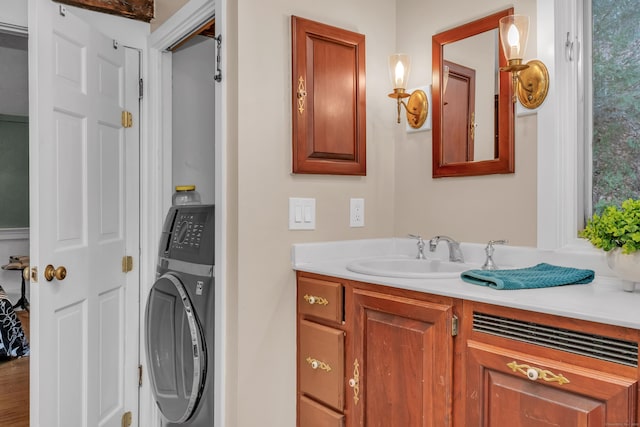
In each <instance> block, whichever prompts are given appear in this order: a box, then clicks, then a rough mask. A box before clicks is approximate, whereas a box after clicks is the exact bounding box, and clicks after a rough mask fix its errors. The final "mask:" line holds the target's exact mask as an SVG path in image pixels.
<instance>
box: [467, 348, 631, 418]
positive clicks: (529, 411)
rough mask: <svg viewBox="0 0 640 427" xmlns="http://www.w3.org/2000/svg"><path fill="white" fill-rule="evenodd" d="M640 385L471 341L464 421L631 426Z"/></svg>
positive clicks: (622, 378) (558, 362) (468, 352)
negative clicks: (637, 388) (637, 389)
mask: <svg viewBox="0 0 640 427" xmlns="http://www.w3.org/2000/svg"><path fill="white" fill-rule="evenodd" d="M569 357H570V356H568V358H569ZM636 383H637V381H636V380H634V379H629V378H625V377H618V376H615V375H611V374H605V373H601V372H598V371H595V370H593V369H585V368H580V367H577V366H575V365H573V364H571V363H567V362H561V361H555V360H549V359H543V358H535V357H532V356H530V355H527V354H523V353H519V352H515V351H510V350H507V349H503V348H500V347H495V346H491V345H488V344H483V343H479V342H475V341H469V342H468V343H467V392H466V400H467V405H466V408H467V409H466V410H467V413H466V423H465V424H464V425H465V426H466V427H472V426H482V427H505V426H509V427H520V426H526V427H533V426H541V427H542V426H561V427H605V426H606V427H609V426H632V425H635V424H633V417H634V414H635V403H634V397H635V388H636Z"/></svg>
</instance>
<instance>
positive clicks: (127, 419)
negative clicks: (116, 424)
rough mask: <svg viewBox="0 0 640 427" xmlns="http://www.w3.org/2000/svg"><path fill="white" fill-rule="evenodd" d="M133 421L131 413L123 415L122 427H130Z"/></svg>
mask: <svg viewBox="0 0 640 427" xmlns="http://www.w3.org/2000/svg"><path fill="white" fill-rule="evenodd" d="M132 421H133V415H132V414H131V411H127V412H125V413H124V414H122V427H129V426H130V425H131V422H132Z"/></svg>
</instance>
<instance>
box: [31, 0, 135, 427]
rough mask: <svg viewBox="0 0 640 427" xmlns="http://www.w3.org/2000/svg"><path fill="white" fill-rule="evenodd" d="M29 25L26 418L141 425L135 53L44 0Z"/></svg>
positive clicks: (61, 424)
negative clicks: (132, 265)
mask: <svg viewBox="0 0 640 427" xmlns="http://www.w3.org/2000/svg"><path fill="white" fill-rule="evenodd" d="M29 29H30V41H29V43H30V45H29V53H30V57H29V58H30V64H29V68H30V82H29V84H30V90H31V95H30V104H31V109H30V116H31V120H30V121H31V128H30V137H31V141H30V150H31V152H30V158H31V163H30V181H31V190H30V200H31V242H30V243H31V261H32V267H34V268H37V272H35V271H33V269H32V272H31V273H32V280H31V300H32V301H31V307H32V323H31V325H32V326H31V329H32V336H31V346H32V356H31V380H30V381H31V383H30V384H31V425H32V426H42V427H44V426H47V427H75V426H78V427H80V426H86V427H98V426H99V427H102V426H120V425H122V417H123V414H125V413H126V412H128V411H130V412H132V415H133V416H132V418H133V419H134V422H133V424H132V425H137V423H136V422H135V419H136V418H137V416H138V408H137V401H138V395H137V393H138V385H137V376H136V371H137V366H138V349H137V342H138V333H139V332H138V330H139V328H138V311H139V308H138V307H139V296H138V289H139V283H138V279H137V276H138V272H137V270H134V271H132V272H129V273H124V272H123V267H122V264H123V263H122V259H123V256H125V255H137V254H138V240H137V239H138V237H137V234H138V219H137V218H138V215H137V212H138V205H137V204H138V174H137V170H138V161H139V159H138V145H139V142H138V134H137V133H138V129H137V126H136V127H133V128H125V127H123V123H122V120H121V118H122V112H123V111H124V110H127V109H129V110H131V112H132V113H133V116H134V120H135V121H137V118H138V114H137V113H138V97H137V91H136V90H135V88H136V87H137V81H138V74H137V73H138V70H137V69H138V52H136V51H133V50H132V49H126V48H124V47H122V46H119V45H118V44H117V43H114V41H113V40H112V39H110V38H107V37H106V36H104V35H102V34H100V33H98V32H97V31H96V30H94V29H92V28H91V27H90V26H89V25H88V24H87V23H85V22H83V21H82V20H81V19H80V18H78V17H76V16H74V15H73V14H72V13H71V12H70V11H68V10H67V9H66V8H65V7H64V6H62V5H59V4H57V3H53V2H51V1H49V0H31V1H30V4H29ZM132 70H134V71H132ZM127 88H129V89H133V90H134V92H136V93H135V95H133V96H132V95H130V94H129V95H128V93H129V92H127V90H126V89H127ZM134 105H135V107H134ZM47 266H50V267H47ZM62 268H64V269H66V276H65V274H64V272H63V271H62Z"/></svg>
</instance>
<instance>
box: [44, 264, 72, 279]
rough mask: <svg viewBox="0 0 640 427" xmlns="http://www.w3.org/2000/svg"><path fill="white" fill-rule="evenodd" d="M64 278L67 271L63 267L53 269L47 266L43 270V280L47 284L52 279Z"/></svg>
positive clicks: (51, 266)
mask: <svg viewBox="0 0 640 427" xmlns="http://www.w3.org/2000/svg"><path fill="white" fill-rule="evenodd" d="M65 277H67V269H66V268H64V267H63V266H60V267H58V268H55V267H54V266H53V265H51V264H49V265H47V266H46V267H45V269H44V278H45V279H46V280H47V282H50V281H52V280H53V279H56V280H64V278H65Z"/></svg>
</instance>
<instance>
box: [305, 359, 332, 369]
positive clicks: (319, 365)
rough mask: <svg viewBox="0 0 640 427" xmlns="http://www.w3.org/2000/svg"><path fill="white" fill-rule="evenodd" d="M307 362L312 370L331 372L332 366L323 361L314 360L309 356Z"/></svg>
mask: <svg viewBox="0 0 640 427" xmlns="http://www.w3.org/2000/svg"><path fill="white" fill-rule="evenodd" d="M306 361H307V363H308V364H309V366H311V369H314V370H315V369H320V370H322V371H327V372H331V366H330V365H329V364H328V363H326V362H323V361H322V360H318V359H314V358H313V357H311V356H309V357H307V359H306Z"/></svg>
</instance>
